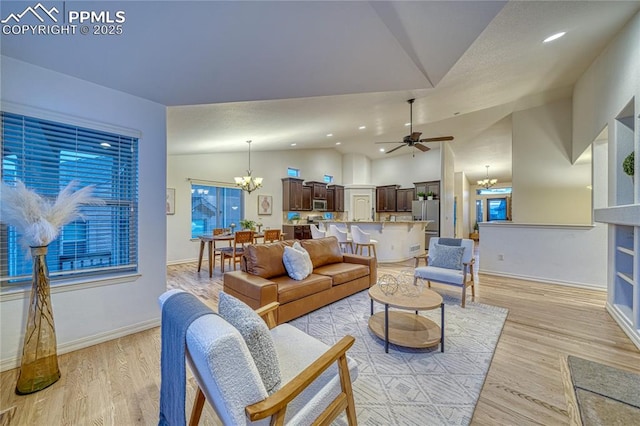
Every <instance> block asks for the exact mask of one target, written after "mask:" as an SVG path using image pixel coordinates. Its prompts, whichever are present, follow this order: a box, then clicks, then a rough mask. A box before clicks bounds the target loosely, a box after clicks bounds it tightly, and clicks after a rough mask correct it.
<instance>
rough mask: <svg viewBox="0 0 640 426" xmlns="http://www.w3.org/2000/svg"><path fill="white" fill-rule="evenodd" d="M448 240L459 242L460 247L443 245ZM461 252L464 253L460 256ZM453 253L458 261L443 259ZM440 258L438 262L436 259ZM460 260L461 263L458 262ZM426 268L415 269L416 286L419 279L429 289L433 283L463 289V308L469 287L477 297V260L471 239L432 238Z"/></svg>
mask: <svg viewBox="0 0 640 426" xmlns="http://www.w3.org/2000/svg"><path fill="white" fill-rule="evenodd" d="M441 240H443V241H445V240H448V241H449V242H452V241H457V242H458V243H459V245H458V246H452V245H442V244H440V241H441ZM456 251H458V253H455V252H456ZM459 251H462V253H461V254H460V253H459ZM446 253H451V254H455V255H458V256H459V259H458V258H456V259H455V260H456V261H449V259H446V258H445V259H443V255H446ZM435 257H438V259H437V261H434V258H435ZM457 260H459V262H457ZM425 263H426V266H420V267H417V268H415V272H414V280H413V283H414V284H415V283H416V282H417V281H418V278H421V279H423V280H426V281H427V284H428V286H429V287H431V282H432V281H434V282H438V283H442V284H448V285H454V286H457V287H462V301H461V303H460V304H461V306H462V307H463V308H464V307H465V302H466V298H467V287H471V297H472V298H473V297H475V295H476V290H475V282H474V280H473V275H474V274H473V265H474V264H475V259H474V257H473V240H470V239H466V238H464V239H457V240H455V239H452V238H447V239H444V238H431V239H430V240H429V252H428V254H427V258H426V259H425ZM417 265H418V258H416V266H417Z"/></svg>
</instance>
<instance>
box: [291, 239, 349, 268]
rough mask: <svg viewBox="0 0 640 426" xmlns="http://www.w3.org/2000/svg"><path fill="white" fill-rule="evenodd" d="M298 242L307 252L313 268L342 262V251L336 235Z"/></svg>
mask: <svg viewBox="0 0 640 426" xmlns="http://www.w3.org/2000/svg"><path fill="white" fill-rule="evenodd" d="M300 244H301V245H302V247H304V249H305V250H307V251H308V252H309V256H311V261H312V262H313V269H314V270H315V269H316V268H318V267H320V266H324V265H328V264H330V263H339V262H342V251H341V250H340V245H339V244H338V239H337V238H336V237H326V238H318V239H316V240H302V241H301V242H300Z"/></svg>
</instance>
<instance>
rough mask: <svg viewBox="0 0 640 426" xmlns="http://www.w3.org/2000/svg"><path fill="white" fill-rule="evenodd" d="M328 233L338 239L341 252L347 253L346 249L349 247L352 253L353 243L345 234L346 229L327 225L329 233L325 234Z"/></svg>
mask: <svg viewBox="0 0 640 426" xmlns="http://www.w3.org/2000/svg"><path fill="white" fill-rule="evenodd" d="M330 235H333V236H334V237H336V238H337V239H338V244H340V248H341V249H342V252H343V253H347V252H348V251H347V249H350V250H351V253H353V244H352V243H351V240H350V239H349V236H348V235H347V231H343V230H341V229H340V228H338V227H337V226H336V225H329V234H328V235H327V236H330Z"/></svg>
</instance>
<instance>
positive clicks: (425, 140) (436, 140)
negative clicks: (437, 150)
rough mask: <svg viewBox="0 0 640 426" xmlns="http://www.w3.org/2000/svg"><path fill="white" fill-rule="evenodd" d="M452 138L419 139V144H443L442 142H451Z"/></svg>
mask: <svg viewBox="0 0 640 426" xmlns="http://www.w3.org/2000/svg"><path fill="white" fill-rule="evenodd" d="M452 140H453V136H440V137H437V138H424V139H420V142H444V141H452Z"/></svg>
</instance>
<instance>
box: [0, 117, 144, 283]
mask: <svg viewBox="0 0 640 426" xmlns="http://www.w3.org/2000/svg"><path fill="white" fill-rule="evenodd" d="M0 143H1V146H0V148H1V150H2V180H3V181H4V182H5V183H6V184H8V185H13V184H15V182H16V180H18V179H19V180H21V181H23V182H24V184H25V185H26V186H27V187H28V188H31V189H34V190H35V191H36V192H38V193H39V194H41V195H43V196H50V197H55V196H57V194H58V192H59V191H60V190H61V189H62V188H64V187H65V186H67V184H69V182H71V181H74V180H75V181H77V182H78V183H79V187H84V186H87V185H94V186H95V189H94V195H95V196H96V197H99V198H101V199H102V200H104V201H105V205H104V206H85V207H83V208H82V213H83V216H84V217H83V218H82V219H80V220H76V221H74V222H71V223H69V224H67V225H65V226H64V227H63V228H62V230H61V232H60V235H59V237H58V238H57V239H56V240H55V241H53V242H52V243H51V244H50V245H49V251H48V254H47V265H48V267H49V272H50V275H51V279H52V280H59V279H61V278H67V277H70V276H74V277H83V276H89V275H99V274H104V273H105V272H115V271H118V272H124V271H136V270H137V264H138V139H137V138H135V137H132V136H123V135H118V134H114V133H108V132H103V131H99V130H92V129H88V128H83V127H78V126H74V125H69V124H64V123H59V122H54V121H48V120H43V119H39V118H34V117H27V116H23V115H19V114H13V113H8V112H2V141H1V142H0ZM31 268H32V265H31V260H30V259H28V258H27V257H26V256H25V252H24V249H23V248H22V247H21V246H20V235H19V234H18V232H17V231H16V230H15V229H14V228H13V227H12V226H4V225H3V226H2V227H0V276H1V277H2V278H1V283H2V285H7V284H14V283H20V282H23V281H27V280H29V279H31V274H32V271H31Z"/></svg>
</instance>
